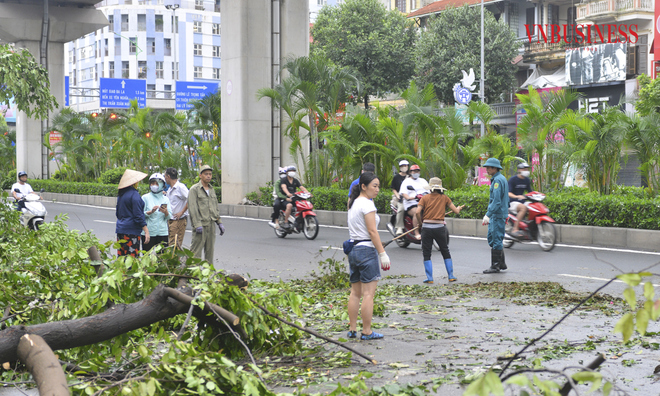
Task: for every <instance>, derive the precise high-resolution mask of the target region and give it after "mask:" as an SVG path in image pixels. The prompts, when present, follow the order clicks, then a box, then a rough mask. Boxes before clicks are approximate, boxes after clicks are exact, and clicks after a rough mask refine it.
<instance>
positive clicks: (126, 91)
mask: <svg viewBox="0 0 660 396" xmlns="http://www.w3.org/2000/svg"><path fill="white" fill-rule="evenodd" d="M100 91H101V93H100V96H101V107H105V108H111V109H128V108H129V107H131V103H130V102H131V100H135V99H137V101H138V107H140V108H144V107H147V80H130V79H128V78H102V79H101V83H100Z"/></svg>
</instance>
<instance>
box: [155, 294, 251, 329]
mask: <svg viewBox="0 0 660 396" xmlns="http://www.w3.org/2000/svg"><path fill="white" fill-rule="evenodd" d="M164 292H165V294H167V296H168V297H171V298H173V299H175V300H177V301H179V302H182V303H184V304H186V305H191V304H192V302H193V298H192V297H191V296H189V295H187V294H183V293H181V292H180V291H178V290H176V289H172V288H171V287H165V288H164ZM210 307H213V309H214V310H215V311H216V312H217V313H218V314H219V315H220V316H222V317H223V319H225V320H226V321H227V322H229V323H231V324H232V325H234V326H237V325H238V323H239V322H240V319H239V318H238V316H236V315H234V314H233V313H231V312H229V311H227V310H226V309H224V308H222V307H221V306H219V305H216V304H213V303H210V302H206V303H205V304H204V308H203V309H204V311H206V312H209V313H213V312H212V311H211V310H210Z"/></svg>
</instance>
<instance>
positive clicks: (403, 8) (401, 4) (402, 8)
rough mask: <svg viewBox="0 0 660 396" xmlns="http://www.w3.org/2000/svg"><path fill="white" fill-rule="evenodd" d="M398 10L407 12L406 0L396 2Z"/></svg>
mask: <svg viewBox="0 0 660 396" xmlns="http://www.w3.org/2000/svg"><path fill="white" fill-rule="evenodd" d="M396 9H397V10H399V12H406V0H396Z"/></svg>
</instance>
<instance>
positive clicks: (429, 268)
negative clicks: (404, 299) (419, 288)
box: [424, 260, 433, 283]
mask: <svg viewBox="0 0 660 396" xmlns="http://www.w3.org/2000/svg"><path fill="white" fill-rule="evenodd" d="M424 271H426V280H425V281H424V283H433V262H432V261H431V260H426V261H424Z"/></svg>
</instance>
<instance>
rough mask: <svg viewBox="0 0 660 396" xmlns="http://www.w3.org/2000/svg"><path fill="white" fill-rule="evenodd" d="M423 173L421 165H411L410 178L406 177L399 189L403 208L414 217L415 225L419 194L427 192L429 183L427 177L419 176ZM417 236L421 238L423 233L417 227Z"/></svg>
mask: <svg viewBox="0 0 660 396" xmlns="http://www.w3.org/2000/svg"><path fill="white" fill-rule="evenodd" d="M421 173H422V170H421V169H420V167H419V165H413V166H411V167H410V178H408V179H405V180H404V181H403V182H402V183H401V188H400V189H399V194H400V195H401V196H403V209H404V210H405V211H406V214H407V215H408V216H410V217H412V221H413V227H417V226H418V221H417V216H415V214H416V213H417V195H418V194H423V193H425V192H426V189H425V188H424V187H425V186H426V185H428V182H427V181H426V179H424V178H422V177H419V176H420V174H421ZM408 186H412V187H413V188H412V189H408ZM414 234H415V238H416V239H418V240H420V239H422V235H421V234H420V233H419V229H416V230H415V232H414Z"/></svg>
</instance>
